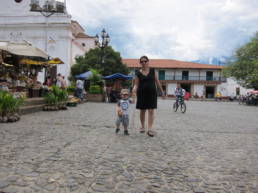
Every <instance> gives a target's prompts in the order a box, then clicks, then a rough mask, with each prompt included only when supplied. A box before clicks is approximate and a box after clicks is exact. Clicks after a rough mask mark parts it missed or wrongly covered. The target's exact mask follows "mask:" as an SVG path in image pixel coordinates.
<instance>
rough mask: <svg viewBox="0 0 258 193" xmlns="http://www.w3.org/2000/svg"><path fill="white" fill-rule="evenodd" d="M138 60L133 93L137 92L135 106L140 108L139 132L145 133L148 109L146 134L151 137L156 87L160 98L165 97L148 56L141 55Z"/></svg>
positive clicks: (155, 104) (155, 107)
mask: <svg viewBox="0 0 258 193" xmlns="http://www.w3.org/2000/svg"><path fill="white" fill-rule="evenodd" d="M139 62H140V64H141V66H142V67H141V69H140V70H137V71H136V76H135V80H134V88H133V93H134V94H135V93H137V102H136V108H137V109H139V110H140V121H141V128H140V133H145V113H146V111H148V127H147V130H148V131H147V134H148V135H149V136H150V137H153V136H154V135H155V133H154V131H153V129H152V125H153V122H154V109H157V87H158V88H159V89H160V91H161V93H162V98H165V94H164V91H163V89H162V87H161V84H160V82H159V80H158V78H157V74H156V73H155V69H154V68H150V67H149V59H148V57H147V56H142V57H141V58H140V60H139Z"/></svg>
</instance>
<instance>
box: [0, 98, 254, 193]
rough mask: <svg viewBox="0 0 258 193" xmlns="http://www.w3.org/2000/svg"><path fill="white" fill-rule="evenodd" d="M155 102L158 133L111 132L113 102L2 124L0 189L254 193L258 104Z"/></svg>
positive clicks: (134, 120)
mask: <svg viewBox="0 0 258 193" xmlns="http://www.w3.org/2000/svg"><path fill="white" fill-rule="evenodd" d="M173 102H174V101H172V100H162V101H159V109H158V110H157V112H156V121H155V125H154V126H155V129H156V130H157V136H155V137H154V138H150V137H148V136H147V135H146V134H140V133H138V131H137V129H136V128H139V120H138V116H139V112H137V111H135V110H134V109H133V108H132V109H131V115H130V116H131V120H130V122H131V125H130V134H131V135H130V136H124V135H123V133H122V132H121V133H120V134H118V135H116V134H115V133H114V131H115V128H114V121H115V112H114V111H115V104H104V103H86V104H82V105H80V106H79V107H76V108H70V109H69V110H68V111H62V112H61V111H60V112H39V113H34V114H29V115H24V116H23V117H22V119H21V121H20V122H17V123H12V124H1V125H0V192H2V193H3V192H5V193H16V192H17V193H32V192H33V193H34V192H39V193H46V192H57V193H68V192H75V193H79V192H80V193H87V192H89V193H93V192H105V193H143V192H146V193H147V192H148V193H155V192H157V193H162V192H164V193H204V192H205V193H258V119H257V117H258V108H257V107H249V106H241V105H238V104H237V103H219V102H218V103H217V102H198V101H190V102H187V107H188V109H187V112H186V114H181V113H179V112H177V113H175V112H173V111H172V108H171V107H172V103H173Z"/></svg>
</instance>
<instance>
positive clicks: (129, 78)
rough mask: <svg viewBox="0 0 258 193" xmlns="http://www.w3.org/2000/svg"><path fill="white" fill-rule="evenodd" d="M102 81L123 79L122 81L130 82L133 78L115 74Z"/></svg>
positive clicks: (105, 77)
mask: <svg viewBox="0 0 258 193" xmlns="http://www.w3.org/2000/svg"><path fill="white" fill-rule="evenodd" d="M103 79H124V80H132V79H133V77H132V76H130V75H124V74H121V73H115V74H112V75H109V76H104V77H103Z"/></svg>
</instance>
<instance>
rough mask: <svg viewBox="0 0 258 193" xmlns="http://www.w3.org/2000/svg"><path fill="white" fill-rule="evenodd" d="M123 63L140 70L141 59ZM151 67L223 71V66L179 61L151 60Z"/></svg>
mask: <svg viewBox="0 0 258 193" xmlns="http://www.w3.org/2000/svg"><path fill="white" fill-rule="evenodd" d="M123 63H124V64H126V65H127V67H128V68H139V67H141V64H140V63H139V59H123ZM149 66H150V67H151V68H165V69H166V68H174V69H175V68H177V69H179V68H180V69H222V68H223V66H217V65H209V64H199V63H193V62H183V61H178V60H168V59H150V61H149Z"/></svg>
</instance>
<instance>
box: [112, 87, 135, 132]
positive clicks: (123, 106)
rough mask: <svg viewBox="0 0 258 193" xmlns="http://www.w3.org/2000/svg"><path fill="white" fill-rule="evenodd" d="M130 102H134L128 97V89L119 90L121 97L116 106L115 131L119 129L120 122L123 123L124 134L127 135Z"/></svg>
mask: <svg viewBox="0 0 258 193" xmlns="http://www.w3.org/2000/svg"><path fill="white" fill-rule="evenodd" d="M130 103H134V97H133V100H130V99H129V90H128V89H122V90H121V99H120V100H119V101H118V103H117V106H116V113H117V120H116V133H118V132H119V131H120V124H121V123H122V124H123V127H124V134H125V135H129V132H128V125H129V106H130Z"/></svg>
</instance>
